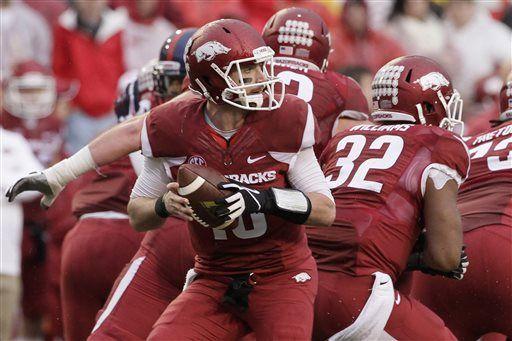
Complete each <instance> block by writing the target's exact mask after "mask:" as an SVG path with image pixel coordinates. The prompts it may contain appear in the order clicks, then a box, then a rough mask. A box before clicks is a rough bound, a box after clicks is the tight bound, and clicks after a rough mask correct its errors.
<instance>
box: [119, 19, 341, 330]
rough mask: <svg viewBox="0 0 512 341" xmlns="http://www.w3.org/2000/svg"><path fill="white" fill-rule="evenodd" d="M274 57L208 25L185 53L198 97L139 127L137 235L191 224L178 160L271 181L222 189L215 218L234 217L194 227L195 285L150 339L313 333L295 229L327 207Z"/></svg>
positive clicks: (307, 272) (241, 30)
mask: <svg viewBox="0 0 512 341" xmlns="http://www.w3.org/2000/svg"><path fill="white" fill-rule="evenodd" d="M272 56H273V51H272V49H270V48H269V47H268V46H266V45H265V43H264V41H263V39H262V38H261V36H260V35H259V34H258V33H257V32H256V31H255V30H254V29H253V28H252V27H251V26H250V25H248V24H246V23H244V22H241V21H238V20H229V19H226V20H218V21H214V22H212V23H209V24H207V25H205V26H203V27H202V28H200V29H199V30H198V31H197V32H196V33H195V34H194V35H193V36H192V38H191V39H190V40H189V43H188V45H187V49H186V53H185V58H186V63H187V67H188V75H189V78H190V88H191V89H192V90H193V91H194V93H184V94H182V95H180V96H178V97H176V98H175V99H174V100H172V101H170V102H168V103H166V104H164V105H162V106H159V107H157V108H155V109H154V110H153V111H151V112H150V113H149V114H148V115H147V117H146V119H145V123H144V129H143V132H142V134H141V140H142V141H141V143H142V151H143V153H144V155H146V156H147V158H146V160H145V164H144V169H143V171H142V173H141V175H140V176H139V178H138V180H137V182H136V184H135V187H134V189H133V192H132V199H131V200H130V203H129V205H128V212H129V214H130V219H131V222H132V224H133V225H134V227H135V228H137V229H151V228H156V227H158V226H159V225H161V224H162V222H163V220H164V219H163V218H165V217H167V216H169V215H174V216H178V217H182V218H185V219H187V220H192V213H193V212H192V210H191V209H190V208H189V207H188V206H187V204H188V200H187V199H185V198H183V197H180V196H179V195H177V194H176V193H175V192H176V189H177V187H178V185H177V184H176V183H170V184H168V183H169V182H170V181H171V179H173V178H175V177H176V171H177V168H178V166H179V165H181V164H183V163H186V162H192V163H201V164H205V165H207V166H209V167H212V168H215V169H217V170H219V171H221V172H222V173H223V174H225V175H226V176H227V177H229V178H236V179H238V180H241V181H243V180H242V179H244V178H246V179H247V178H254V177H253V176H252V174H256V175H259V174H266V175H267V176H261V177H260V176H256V178H257V179H261V180H259V181H258V183H257V184H254V187H252V188H249V187H246V185H247V183H245V184H243V183H240V182H234V183H225V184H223V185H222V186H221V188H223V189H225V190H230V191H233V193H234V194H232V195H229V196H228V197H226V198H225V199H223V200H219V201H218V203H217V205H218V206H216V207H214V208H212V213H213V214H215V215H217V216H218V217H219V218H220V219H224V220H225V221H226V222H231V221H234V220H235V219H237V218H239V219H238V220H237V225H236V226H235V227H233V228H231V229H226V230H221V229H214V228H206V227H204V226H202V225H200V224H199V223H196V222H190V223H189V232H190V235H191V240H192V245H193V247H194V250H195V251H196V254H197V256H196V262H195V271H196V272H197V277H196V278H195V279H194V280H193V281H192V282H191V284H190V285H189V286H188V288H187V289H186V290H184V291H183V292H182V293H181V294H180V295H179V296H178V297H177V298H176V299H175V300H174V301H173V302H172V303H171V304H170V305H169V306H168V307H167V309H166V310H165V311H164V313H163V314H162V316H161V317H160V318H159V319H158V320H157V321H156V323H155V325H154V327H153V330H152V332H151V333H150V335H149V339H150V340H151V339H153V340H162V339H170V338H176V339H186V338H190V339H201V338H206V337H210V338H213V339H236V338H239V337H241V336H242V335H244V334H245V333H246V331H247V330H252V331H254V333H255V334H256V337H257V338H261V339H270V338H277V339H294V338H295V339H308V338H310V336H311V331H312V320H313V302H314V299H315V293H316V287H317V278H316V265H315V263H314V260H313V258H312V257H311V253H310V250H309V249H308V248H307V241H306V235H305V232H304V228H303V227H301V226H300V224H303V223H307V224H312V225H329V224H330V223H331V222H332V219H333V218H334V206H333V203H332V201H331V200H332V198H331V197H330V192H329V190H328V188H327V184H326V183H325V178H324V176H323V174H322V172H321V170H320V167H319V165H318V163H317V161H316V158H315V155H314V151H313V145H314V140H315V138H314V130H315V121H314V117H313V114H312V112H311V110H309V109H308V107H307V105H306V103H305V102H304V101H302V100H300V99H298V98H297V97H295V96H291V95H278V94H275V93H274V85H275V83H277V82H278V81H279V80H278V79H277V78H275V77H273V69H272V68H273V65H272ZM197 94H200V95H201V96H198V95H197ZM288 184H291V185H292V186H294V187H296V188H297V189H292V188H289V187H288V186H289V185H288ZM285 187H288V188H286V189H285ZM143 261H144V260H141V262H143ZM190 321H195V323H192V324H191V323H190Z"/></svg>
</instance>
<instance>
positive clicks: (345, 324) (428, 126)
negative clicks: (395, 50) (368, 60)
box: [307, 56, 469, 340]
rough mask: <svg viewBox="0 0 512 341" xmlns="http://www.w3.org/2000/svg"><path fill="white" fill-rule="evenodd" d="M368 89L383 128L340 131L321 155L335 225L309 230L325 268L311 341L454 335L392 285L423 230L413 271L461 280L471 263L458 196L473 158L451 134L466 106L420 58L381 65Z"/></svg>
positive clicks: (430, 63)
mask: <svg viewBox="0 0 512 341" xmlns="http://www.w3.org/2000/svg"><path fill="white" fill-rule="evenodd" d="M372 89H373V102H374V106H375V108H374V109H375V111H374V112H373V113H372V114H371V116H372V118H373V120H374V121H375V122H376V123H378V124H377V125H358V126H355V127H353V128H351V129H349V130H346V131H344V132H342V133H339V134H338V135H336V136H335V137H334V138H333V139H332V140H331V141H330V142H329V143H328V145H327V147H326V149H325V150H324V152H323V154H322V157H321V164H322V167H323V170H324V173H325V174H326V178H327V180H328V183H329V187H330V188H331V190H332V193H333V196H334V198H335V202H336V219H335V222H334V224H333V226H332V227H328V228H323V229H320V228H317V227H308V228H307V234H308V242H309V246H310V248H311V250H312V251H313V255H314V257H315V259H316V261H317V264H318V269H319V292H318V296H317V301H316V304H315V333H314V338H315V339H322V340H325V339H327V338H332V339H333V340H336V339H369V340H376V339H381V338H386V337H387V338H389V336H391V337H392V338H394V339H418V340H421V339H422V340H427V339H431V340H446V339H454V337H453V334H452V333H451V332H450V330H448V328H446V326H445V325H444V323H443V321H442V320H441V319H440V318H439V317H437V316H436V315H435V314H434V313H433V312H432V311H430V310H429V309H428V308H426V307H425V306H423V305H422V304H421V303H419V302H418V301H416V300H414V299H412V298H410V297H409V296H408V295H406V294H403V293H401V292H399V291H397V290H396V281H397V279H398V277H399V276H400V274H401V273H402V272H403V271H404V270H405V269H406V266H407V264H408V259H409V255H410V254H411V252H412V251H413V246H414V245H415V244H416V241H417V239H418V236H419V234H420V231H421V230H422V228H423V227H425V228H426V233H425V237H426V243H425V246H424V247H423V249H421V250H419V251H418V253H416V254H413V255H412V256H411V259H409V262H410V264H409V269H417V270H420V271H423V272H426V273H429V274H434V275H440V276H446V277H449V278H460V277H461V276H462V275H463V272H464V267H465V266H467V264H466V257H465V255H464V253H463V252H462V251H463V250H462V232H461V224H460V217H459V213H458V210H457V206H456V198H457V189H458V186H459V185H460V184H461V183H462V182H463V181H464V179H465V178H466V176H467V172H468V169H469V156H468V153H467V149H466V146H465V144H464V143H463V142H462V140H461V139H460V138H459V137H458V136H457V135H456V134H454V133H453V132H451V131H450V130H458V131H460V127H461V126H462V122H461V121H460V115H461V110H462V101H461V99H460V96H459V94H458V92H457V91H456V90H454V89H453V88H452V85H451V82H450V78H449V77H448V75H447V74H446V72H445V71H444V70H443V69H442V68H441V67H440V66H439V65H438V64H437V63H435V62H434V61H432V60H430V59H428V58H425V57H420V56H406V57H401V58H398V59H395V60H393V61H391V62H389V63H388V64H386V65H385V66H383V67H382V68H381V69H380V70H379V72H378V73H377V74H376V75H375V78H374V80H373V84H372ZM443 128H444V129H443ZM457 128H459V129H457ZM463 260H464V261H463Z"/></svg>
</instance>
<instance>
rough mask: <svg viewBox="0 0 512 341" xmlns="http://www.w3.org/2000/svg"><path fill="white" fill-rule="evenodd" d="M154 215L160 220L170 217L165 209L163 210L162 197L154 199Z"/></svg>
mask: <svg viewBox="0 0 512 341" xmlns="http://www.w3.org/2000/svg"><path fill="white" fill-rule="evenodd" d="M155 213H156V215H157V216H159V217H161V218H168V217H170V216H171V214H170V213H169V211H167V208H165V203H164V196H163V195H162V196H161V197H160V198H158V199H156V202H155Z"/></svg>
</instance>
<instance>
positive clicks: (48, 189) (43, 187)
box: [5, 172, 62, 208]
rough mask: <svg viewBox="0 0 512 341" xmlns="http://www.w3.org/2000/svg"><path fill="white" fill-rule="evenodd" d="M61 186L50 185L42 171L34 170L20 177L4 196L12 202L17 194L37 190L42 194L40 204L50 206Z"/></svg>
mask: <svg viewBox="0 0 512 341" xmlns="http://www.w3.org/2000/svg"><path fill="white" fill-rule="evenodd" d="M61 190H62V188H61V187H59V186H50V183H49V182H48V179H47V177H46V175H45V174H44V172H34V173H30V174H29V175H27V176H24V177H22V178H21V179H19V180H18V181H16V183H15V184H14V185H12V186H11V187H10V188H9V189H8V190H7V193H6V194H5V196H6V197H7V198H8V200H9V202H12V201H13V200H14V199H15V198H16V197H17V196H18V195H19V194H21V193H23V192H26V191H37V192H40V193H42V194H43V198H42V199H41V206H42V207H44V208H48V207H50V205H51V204H52V203H53V201H54V200H55V198H56V197H57V195H58V194H59V193H60V192H61Z"/></svg>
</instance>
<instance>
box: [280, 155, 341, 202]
mask: <svg viewBox="0 0 512 341" xmlns="http://www.w3.org/2000/svg"><path fill="white" fill-rule="evenodd" d="M288 181H290V184H291V185H292V187H293V188H296V189H298V190H300V191H302V192H304V193H311V192H313V193H320V194H323V195H325V196H326V197H328V198H330V199H331V200H332V201H333V202H334V198H333V197H332V194H331V191H330V190H329V187H327V181H326V180H325V176H324V173H322V170H321V169H320V165H319V164H318V161H317V159H316V156H315V152H314V150H313V147H308V148H305V149H302V150H301V151H300V152H299V153H298V155H297V159H296V161H295V163H294V164H293V165H292V167H290V169H289V170H288Z"/></svg>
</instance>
